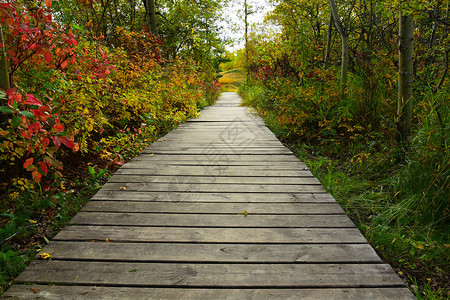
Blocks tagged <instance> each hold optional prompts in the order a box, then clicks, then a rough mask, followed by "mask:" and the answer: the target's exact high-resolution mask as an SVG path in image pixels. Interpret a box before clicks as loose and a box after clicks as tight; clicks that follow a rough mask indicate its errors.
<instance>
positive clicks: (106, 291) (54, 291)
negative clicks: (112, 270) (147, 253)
mask: <svg viewBox="0 0 450 300" xmlns="http://www.w3.org/2000/svg"><path fill="white" fill-rule="evenodd" d="M67 295H70V299H73V300H85V299H98V300H109V299H121V300H132V299H133V300H134V299H168V300H169V299H242V300H250V299H252V300H272V299H286V300H290V299H292V300H293V299H317V300H329V299H341V300H344V299H348V300H361V299H397V300H410V299H415V297H413V295H412V294H411V292H409V290H408V289H407V288H406V287H399V288H321V289H310V288H301V289H252V288H249V289H217V288H211V289H193V288H188V289H175V288H136V287H101V286H53V285H33V286H29V285H19V284H18V285H14V286H13V287H11V288H10V289H9V290H8V292H7V293H6V294H5V295H3V297H4V298H5V299H11V298H12V299H34V298H36V297H38V298H40V299H48V300H60V299H67Z"/></svg>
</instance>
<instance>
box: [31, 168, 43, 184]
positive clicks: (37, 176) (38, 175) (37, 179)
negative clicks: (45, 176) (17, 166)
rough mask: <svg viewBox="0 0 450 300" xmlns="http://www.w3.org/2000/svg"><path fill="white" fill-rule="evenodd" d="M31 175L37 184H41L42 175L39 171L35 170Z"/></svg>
mask: <svg viewBox="0 0 450 300" xmlns="http://www.w3.org/2000/svg"><path fill="white" fill-rule="evenodd" d="M31 175H33V180H34V181H35V182H41V178H42V175H41V173H39V172H38V170H37V169H36V170H34V171H33V173H31Z"/></svg>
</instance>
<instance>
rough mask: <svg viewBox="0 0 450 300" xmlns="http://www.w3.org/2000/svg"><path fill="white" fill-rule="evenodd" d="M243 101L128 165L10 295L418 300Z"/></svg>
mask: <svg viewBox="0 0 450 300" xmlns="http://www.w3.org/2000/svg"><path fill="white" fill-rule="evenodd" d="M239 103H240V98H239V97H238V96H237V95H236V94H235V93H224V94H223V95H222V97H221V98H220V99H219V100H218V101H217V104H216V105H214V106H213V107H208V108H206V109H205V110H203V111H202V114H201V116H200V117H199V118H197V119H193V120H190V121H188V122H187V123H185V124H183V125H182V126H180V128H179V129H177V130H174V131H172V132H171V133H169V134H167V135H166V136H165V137H163V138H161V139H160V140H159V141H158V142H155V143H154V144H153V145H152V146H151V147H150V148H148V149H146V150H144V151H143V153H142V154H141V155H140V156H138V157H136V158H135V159H133V160H132V161H131V162H129V163H127V164H125V165H124V166H123V167H122V168H121V169H120V170H118V171H117V173H116V174H115V175H114V176H113V177H112V178H111V180H110V181H109V182H108V183H107V184H106V185H105V186H104V187H103V188H102V189H101V190H100V191H99V192H98V193H97V194H96V195H95V196H94V197H93V199H92V200H91V201H90V202H89V203H88V204H87V206H86V207H85V208H84V209H83V210H82V211H81V212H79V213H78V214H77V215H76V216H75V217H74V218H73V220H72V221H71V223H70V225H69V226H67V227H66V228H65V229H63V230H62V231H61V232H60V233H59V234H58V235H56V237H55V238H54V239H53V240H52V241H51V242H50V244H49V245H48V246H47V247H46V248H45V249H44V250H43V251H44V252H46V253H50V254H51V255H52V258H51V260H36V261H34V262H33V263H32V264H31V265H30V266H29V267H28V268H27V269H26V270H25V271H24V272H23V273H22V274H21V275H20V276H19V277H18V278H17V280H16V284H15V285H13V286H12V287H11V288H10V289H9V290H8V291H7V292H6V293H5V294H4V295H3V296H2V297H4V298H9V297H12V298H14V297H17V298H20V299H22V298H24V299H35V298H39V299H299V298H308V299H375V298H378V299H414V297H413V295H412V294H411V293H410V292H409V290H408V289H407V288H406V286H405V285H404V283H403V282H402V281H401V280H400V278H399V277H398V276H397V275H396V274H395V273H394V272H393V270H392V269H391V267H390V266H389V265H386V264H383V263H382V262H381V260H380V258H379V257H378V256H377V255H376V253H375V252H374V250H373V249H372V248H371V247H370V245H369V244H368V243H367V241H366V239H365V238H364V237H363V236H362V235H361V233H360V232H359V231H358V229H357V228H356V227H355V226H354V225H353V223H352V222H351V221H350V220H349V218H348V217H347V216H346V215H345V213H344V211H343V210H342V209H341V208H340V207H339V205H338V204H337V203H336V202H335V200H334V199H333V198H332V197H331V196H330V195H329V194H327V193H326V192H325V190H324V188H323V187H322V186H321V185H320V183H319V181H318V180H317V179H316V178H314V177H313V175H312V174H311V173H310V171H309V170H308V169H307V167H306V166H305V165H304V164H303V163H302V162H300V161H299V160H298V159H297V158H296V157H295V156H294V155H293V154H292V153H291V152H290V151H289V150H288V149H287V148H285V147H284V146H283V145H282V144H281V143H280V142H279V141H278V140H277V139H276V138H275V136H274V135H273V134H272V133H271V132H270V131H269V130H268V129H267V128H266V127H265V126H264V123H263V122H262V120H261V119H260V118H259V117H256V116H254V115H252V114H251V113H249V109H248V108H244V107H240V106H239ZM30 284H34V285H30Z"/></svg>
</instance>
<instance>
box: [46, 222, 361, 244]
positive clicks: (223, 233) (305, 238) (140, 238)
mask: <svg viewBox="0 0 450 300" xmlns="http://www.w3.org/2000/svg"><path fill="white" fill-rule="evenodd" d="M106 239H109V240H114V241H124V242H192V243H268V244H270V243H272V244H273V243H276V244H278V243H297V244H302V243H303V244H307V243H316V244H317V243H319V244H321V243H328V244H335V243H343V244H348V243H360V244H365V243H367V241H366V239H365V238H364V237H363V236H362V235H361V233H360V232H359V230H358V229H357V228H336V229H334V228H188V227H167V228H164V227H132V226H127V227H122V226H86V225H79V226H67V227H66V228H64V229H63V230H62V231H61V232H60V233H58V234H57V235H56V236H55V238H54V240H57V241H71V240H73V241H92V240H100V241H105V240H106Z"/></svg>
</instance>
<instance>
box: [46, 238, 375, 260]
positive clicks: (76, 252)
mask: <svg viewBox="0 0 450 300" xmlns="http://www.w3.org/2000/svg"><path fill="white" fill-rule="evenodd" d="M42 251H43V252H45V253H49V254H50V255H51V256H52V259H59V260H66V259H77V260H97V261H99V260H100V261H142V262H156V261H163V262H167V261H173V262H177V261H178V262H230V263H233V262H234V263H238V262H247V263H251V262H264V263H280V262H290V263H358V262H359V263H381V259H380V258H379V257H378V255H377V254H376V253H375V251H374V250H373V249H372V247H371V246H370V245H369V244H322V245H320V244H319V245H316V244H313V245H254V244H253V245H251V244H182V243H180V244H170V243H114V242H113V243H106V242H95V243H92V242H90V243H86V242H61V241H52V242H51V243H50V244H49V245H48V246H46V247H45V248H44V249H43V250H42Z"/></svg>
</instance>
